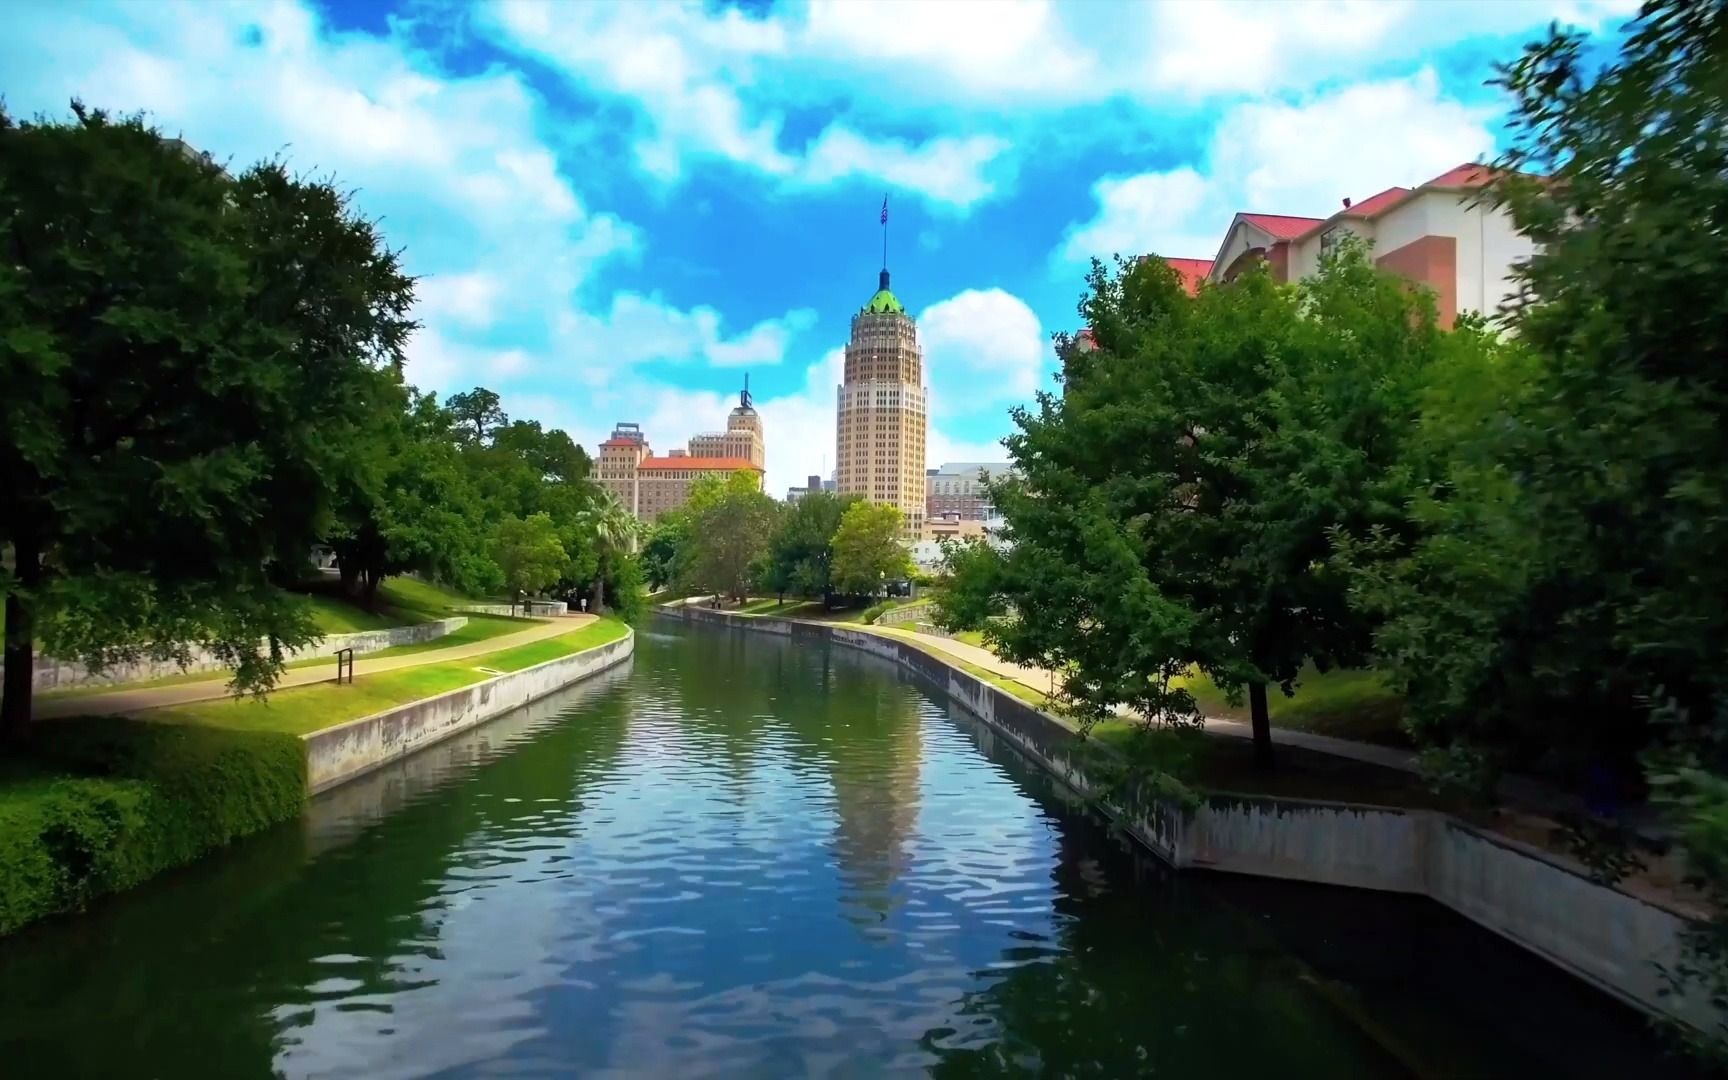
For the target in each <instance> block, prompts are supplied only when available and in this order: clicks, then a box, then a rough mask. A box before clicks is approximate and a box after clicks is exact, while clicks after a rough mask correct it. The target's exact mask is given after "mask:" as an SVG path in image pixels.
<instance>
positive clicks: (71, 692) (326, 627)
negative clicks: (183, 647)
mask: <svg viewBox="0 0 1728 1080" xmlns="http://www.w3.org/2000/svg"><path fill="white" fill-rule="evenodd" d="M378 592H379V594H380V595H381V596H383V597H385V598H386V604H387V608H386V610H388V611H389V612H391V613H392V614H391V615H390V616H389V617H390V618H393V619H398V620H404V619H405V620H406V621H397V622H390V623H387V624H386V625H388V626H404V625H410V624H412V623H417V622H430V621H432V620H434V619H444V618H449V617H450V616H451V615H455V614H460V615H461V616H462V617H463V618H465V619H467V620H468V622H467V625H465V626H462V627H459V628H457V629H456V630H453V631H451V632H450V633H448V634H445V635H444V636H443V637H438V638H433V639H432V640H430V641H421V642H416V643H414V644H412V645H394V646H391V647H390V648H388V649H379V650H377V651H375V652H369V653H361V654H359V655H360V656H361V657H363V658H364V659H367V660H378V659H383V658H385V657H391V656H411V655H413V654H415V653H423V652H430V651H432V650H433V649H448V648H453V647H456V646H460V645H472V644H474V643H475V642H477V641H486V640H488V639H491V638H495V637H502V636H503V635H505V634H514V633H516V632H518V631H520V630H525V629H527V628H528V627H530V626H535V625H538V623H539V620H537V619H526V618H511V617H509V616H507V615H481V614H477V613H472V612H457V611H456V610H455V608H456V606H457V605H461V604H466V603H472V602H474V601H471V600H470V599H469V598H468V597H465V596H463V595H462V594H460V593H455V592H451V591H449V590H447V589H444V588H443V587H442V586H438V585H433V584H430V583H428V582H423V581H416V580H414V579H412V578H391V579H389V580H387V581H385V582H384V584H383V585H381V586H379V589H378ZM307 600H308V602H310V603H311V604H312V605H313V608H314V612H315V618H316V619H317V621H318V626H319V629H320V630H322V631H323V632H324V633H327V634H336V633H349V632H350V631H349V630H337V629H331V627H333V626H344V625H355V624H357V623H359V622H363V621H365V619H367V618H373V617H377V616H374V615H373V614H372V613H369V612H364V611H361V610H360V609H359V608H358V607H355V606H354V605H353V604H351V603H349V602H348V601H346V600H342V599H339V598H336V597H332V596H311V597H308V598H307ZM343 609H347V610H343ZM362 629H364V627H362ZM334 663H335V660H334V658H333V657H332V656H331V655H330V654H328V653H321V654H319V655H316V656H308V657H306V658H304V659H301V660H290V661H289V662H288V664H287V665H286V666H287V667H288V668H289V669H290V670H293V669H297V668H308V667H317V666H319V665H325V666H329V665H333V664H334ZM221 678H224V675H223V673H222V672H219V671H194V672H188V673H186V674H182V675H165V676H163V677H162V678H160V679H144V680H140V681H137V682H128V683H103V684H100V685H95V686H77V687H72V688H70V689H67V690H50V691H47V692H45V693H41V694H38V695H37V697H38V698H55V699H58V698H68V697H88V696H89V695H91V694H109V693H113V692H114V691H116V690H120V689H126V690H138V689H148V688H151V687H156V686H180V685H184V684H186V683H196V682H210V681H212V680H215V679H221Z"/></svg>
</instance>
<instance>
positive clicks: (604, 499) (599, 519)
mask: <svg viewBox="0 0 1728 1080" xmlns="http://www.w3.org/2000/svg"><path fill="white" fill-rule="evenodd" d="M581 520H582V525H583V527H584V528H585V529H586V530H587V531H588V536H589V539H590V540H592V541H593V543H594V550H595V552H596V553H597V554H598V555H599V556H600V558H599V560H598V562H597V563H596V564H595V569H594V613H595V614H596V615H598V614H600V613H601V612H603V611H605V610H606V568H607V565H608V564H609V563H610V561H611V560H612V559H613V558H615V557H617V556H618V555H620V554H625V553H628V552H630V551H634V550H635V548H636V534H637V532H638V530H639V529H640V528H641V526H640V523H638V522H637V520H636V518H635V516H634V515H633V514H631V513H630V511H628V510H626V509H624V504H623V503H621V502H619V501H618V496H617V495H615V494H613V493H612V492H610V491H608V490H606V489H604V488H602V489H600V490H599V492H598V493H596V495H595V497H594V502H593V503H592V504H591V505H590V506H589V507H588V509H586V510H584V511H583V512H582V519H581Z"/></svg>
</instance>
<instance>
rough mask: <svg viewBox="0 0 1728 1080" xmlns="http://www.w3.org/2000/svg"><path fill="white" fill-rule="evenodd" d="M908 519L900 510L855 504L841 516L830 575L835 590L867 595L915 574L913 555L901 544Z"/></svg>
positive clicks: (861, 503)
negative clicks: (913, 572) (887, 582)
mask: <svg viewBox="0 0 1728 1080" xmlns="http://www.w3.org/2000/svg"><path fill="white" fill-rule="evenodd" d="M905 530H906V519H905V517H904V516H903V515H901V513H900V510H899V508H898V507H894V506H889V505H886V504H884V503H872V502H854V503H852V504H851V505H850V506H848V507H846V508H845V510H844V511H842V512H841V514H840V525H839V527H838V528H836V529H835V530H834V540H833V550H834V557H833V563H832V565H831V566H830V567H829V574H830V578H831V581H832V584H833V588H834V591H836V592H841V593H846V594H848V595H851V596H868V595H870V594H872V593H874V592H875V591H876V590H877V589H878V588H880V587H881V585H882V583H883V582H885V581H901V580H904V579H905V578H906V577H907V576H908V575H909V574H911V573H912V556H911V554H910V553H909V552H907V550H906V545H905V544H903V543H901V542H900V534H901V533H903V532H905Z"/></svg>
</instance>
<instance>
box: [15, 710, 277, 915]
mask: <svg viewBox="0 0 1728 1080" xmlns="http://www.w3.org/2000/svg"><path fill="white" fill-rule="evenodd" d="M30 754H31V757H32V761H31V762H30V764H31V766H32V767H33V768H34V769H35V770H36V772H35V774H34V775H26V776H22V777H20V778H16V779H13V780H10V781H8V782H6V783H3V784H0V934H5V933H10V932H11V931H13V930H15V929H17V928H18V927H20V926H22V925H24V924H25V923H28V922H31V921H34V920H36V919H39V918H42V917H43V916H46V915H51V914H54V913H56V912H61V911H71V910H76V909H77V908H80V907H82V906H83V905H84V904H85V903H87V902H88V901H90V900H91V899H93V898H95V897H98V896H101V895H104V894H106V893H111V892H117V891H120V890H122V889H128V888H131V887H132V886H134V885H137V884H138V883H139V882H142V881H144V880H145V879H147V878H150V877H152V876H154V875H156V874H158V873H161V872H162V871H163V870H166V869H169V868H170V867H174V866H178V865H181V864H183V863H187V862H190V861H191V860H193V859H195V858H197V857H198V856H200V855H202V854H204V853H205V852H207V851H210V850H212V849H215V848H219V847H222V846H224V845H226V844H229V843H231V842H233V841H234V840H236V839H238V838H240V837H242V836H246V835H248V834H250V833H254V832H258V831H259V830H261V829H265V828H268V827H269V826H271V825H274V824H276V823H278V822H281V821H286V820H288V819H290V818H292V817H294V816H295V815H297V814H298V813H299V812H300V810H301V808H302V806H303V805H304V804H305V799H306V757H305V751H304V750H303V748H302V747H301V744H300V740H298V739H296V738H294V737H293V736H290V735H282V734H278V733H275V732H249V731H244V732H243V731H230V730H224V729H219V728H206V727H198V726H193V725H179V724H152V723H144V722H140V721H128V720H118V719H107V718H98V719H90V720H64V721H55V722H54V723H52V724H45V725H43V726H42V727H41V728H39V729H38V731H37V732H36V735H35V742H34V743H33V744H32V745H31V747H30Z"/></svg>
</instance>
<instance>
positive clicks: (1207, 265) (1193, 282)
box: [1164, 259, 1212, 296]
mask: <svg viewBox="0 0 1728 1080" xmlns="http://www.w3.org/2000/svg"><path fill="white" fill-rule="evenodd" d="M1164 261H1165V262H1167V263H1169V264H1170V268H1171V269H1172V270H1175V271H1176V273H1177V275H1178V276H1179V277H1181V279H1182V287H1183V288H1184V289H1187V290H1188V295H1189V296H1193V295H1194V294H1195V293H1197V292H1199V291H1200V283H1201V282H1202V281H1205V280H1206V275H1207V274H1210V273H1211V272H1212V260H1211V259H1165V260H1164Z"/></svg>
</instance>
